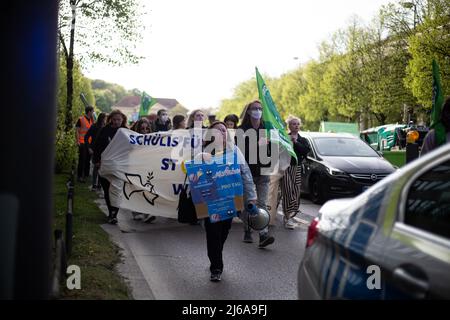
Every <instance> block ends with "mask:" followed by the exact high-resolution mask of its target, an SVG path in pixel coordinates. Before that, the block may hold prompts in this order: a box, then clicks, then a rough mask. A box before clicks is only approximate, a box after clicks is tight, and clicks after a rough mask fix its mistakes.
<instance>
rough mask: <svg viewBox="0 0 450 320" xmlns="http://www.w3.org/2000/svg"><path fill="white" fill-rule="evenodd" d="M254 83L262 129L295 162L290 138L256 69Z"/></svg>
mask: <svg viewBox="0 0 450 320" xmlns="http://www.w3.org/2000/svg"><path fill="white" fill-rule="evenodd" d="M256 82H257V84H258V93H259V100H260V101H261V104H262V107H263V115H262V119H263V123H264V127H265V128H266V129H267V130H268V135H267V136H268V137H269V138H270V141H272V142H275V143H278V144H279V145H281V146H282V147H283V148H284V149H286V150H287V151H288V152H289V154H290V155H291V156H292V157H293V158H295V160H297V155H296V154H295V152H294V148H293V147H292V141H291V138H290V137H289V135H288V134H287V133H286V130H285V128H284V121H283V120H282V119H281V116H280V114H279V113H278V110H277V107H276V106H275V102H274V101H273V99H272V96H271V95H270V91H269V88H267V86H266V84H265V82H264V80H263V78H262V76H261V74H260V73H259V71H258V68H256ZM271 129H275V130H277V132H278V135H273V132H272V131H271ZM297 161H298V160H297Z"/></svg>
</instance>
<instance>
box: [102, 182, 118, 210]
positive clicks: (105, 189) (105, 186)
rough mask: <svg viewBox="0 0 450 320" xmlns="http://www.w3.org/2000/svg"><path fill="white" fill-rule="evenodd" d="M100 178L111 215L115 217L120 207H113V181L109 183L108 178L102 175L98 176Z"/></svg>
mask: <svg viewBox="0 0 450 320" xmlns="http://www.w3.org/2000/svg"><path fill="white" fill-rule="evenodd" d="M98 179H99V180H100V184H101V185H102V188H103V193H104V194H105V202H106V206H107V207H108V213H109V217H115V216H116V215H117V213H118V212H119V208H117V207H113V206H112V205H111V201H110V199H109V186H110V185H111V183H109V181H108V180H106V179H105V178H102V177H101V176H98Z"/></svg>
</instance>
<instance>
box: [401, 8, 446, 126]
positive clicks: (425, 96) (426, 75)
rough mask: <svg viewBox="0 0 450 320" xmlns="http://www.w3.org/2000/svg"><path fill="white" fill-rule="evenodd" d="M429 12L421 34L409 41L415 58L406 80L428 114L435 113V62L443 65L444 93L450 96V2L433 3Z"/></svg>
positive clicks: (418, 29) (441, 66) (418, 30)
mask: <svg viewBox="0 0 450 320" xmlns="http://www.w3.org/2000/svg"><path fill="white" fill-rule="evenodd" d="M429 9H430V14H429V15H428V16H427V17H425V19H424V22H423V23H422V24H421V25H420V26H418V28H417V33H415V34H414V35H412V36H411V37H410V38H409V52H410V54H411V56H412V58H411V60H410V61H409V65H408V68H407V77H406V78H405V85H406V86H407V87H408V88H409V89H410V90H411V91H412V93H413V94H414V96H415V97H416V98H417V100H418V101H419V103H420V104H422V105H423V106H424V111H426V112H430V111H431V101H432V89H431V88H432V80H431V79H432V67H431V64H432V61H433V59H435V60H436V61H437V62H438V64H439V66H440V70H441V81H442V83H441V85H442V90H443V92H444V93H445V94H447V95H448V94H449V93H450V1H449V0H433V1H429ZM427 120H428V119H427Z"/></svg>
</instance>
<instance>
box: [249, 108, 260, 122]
mask: <svg viewBox="0 0 450 320" xmlns="http://www.w3.org/2000/svg"><path fill="white" fill-rule="evenodd" d="M250 116H251V117H252V118H253V119H255V120H259V119H261V116H262V110H252V111H250Z"/></svg>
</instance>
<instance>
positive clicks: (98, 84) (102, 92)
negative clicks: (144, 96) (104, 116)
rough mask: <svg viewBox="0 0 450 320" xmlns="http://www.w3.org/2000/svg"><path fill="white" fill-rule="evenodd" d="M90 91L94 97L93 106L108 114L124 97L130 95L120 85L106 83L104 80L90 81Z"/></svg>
mask: <svg viewBox="0 0 450 320" xmlns="http://www.w3.org/2000/svg"><path fill="white" fill-rule="evenodd" d="M92 89H93V93H94V97H95V105H96V106H97V107H98V108H99V109H100V110H101V111H102V112H110V111H111V107H112V106H113V105H114V104H116V103H117V102H119V101H120V100H121V99H122V98H123V97H125V96H126V95H132V93H131V92H130V91H127V90H125V88H124V87H122V86H121V85H118V84H115V83H110V82H106V81H104V80H92Z"/></svg>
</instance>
